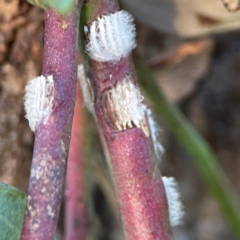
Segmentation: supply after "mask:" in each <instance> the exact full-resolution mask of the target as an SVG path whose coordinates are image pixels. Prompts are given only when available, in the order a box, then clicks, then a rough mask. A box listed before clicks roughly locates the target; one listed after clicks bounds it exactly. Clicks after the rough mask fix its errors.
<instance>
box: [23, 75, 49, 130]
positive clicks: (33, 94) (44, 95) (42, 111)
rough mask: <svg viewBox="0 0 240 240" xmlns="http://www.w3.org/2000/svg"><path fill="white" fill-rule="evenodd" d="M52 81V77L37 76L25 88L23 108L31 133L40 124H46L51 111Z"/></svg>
mask: <svg viewBox="0 0 240 240" xmlns="http://www.w3.org/2000/svg"><path fill="white" fill-rule="evenodd" d="M53 98H54V81H53V77H52V76H47V77H44V76H39V77H36V78H34V79H32V80H31V81H29V82H28V84H27V86H26V88H25V96H24V106H25V111H26V116H25V117H26V118H27V119H28V121H29V126H30V128H31V130H32V131H35V130H36V127H37V126H38V125H39V124H40V123H43V124H46V122H47V120H48V118H49V116H50V114H51V112H52V109H53Z"/></svg>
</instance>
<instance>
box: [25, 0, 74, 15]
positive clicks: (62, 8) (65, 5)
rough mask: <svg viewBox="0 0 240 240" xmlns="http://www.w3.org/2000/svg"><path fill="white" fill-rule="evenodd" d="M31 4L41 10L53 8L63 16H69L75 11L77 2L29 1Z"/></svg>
mask: <svg viewBox="0 0 240 240" xmlns="http://www.w3.org/2000/svg"><path fill="white" fill-rule="evenodd" d="M28 2H29V3H31V4H33V5H36V6H38V7H41V8H44V9H46V8H52V9H54V10H55V11H56V12H58V13H61V14H67V13H69V12H70V11H71V10H73V8H74V6H75V3H76V0H28Z"/></svg>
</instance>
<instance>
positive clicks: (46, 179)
mask: <svg viewBox="0 0 240 240" xmlns="http://www.w3.org/2000/svg"><path fill="white" fill-rule="evenodd" d="M79 14H80V9H79V7H77V6H76V7H75V9H74V11H73V12H71V13H70V14H68V15H66V16H61V15H59V14H57V13H56V12H55V11H53V10H46V25H45V45H44V62H43V71H42V74H43V75H44V76H48V75H53V78H54V88H55V93H54V97H55V98H54V109H53V112H52V114H51V116H50V117H49V119H48V121H47V123H46V124H45V125H44V124H42V123H41V124H40V125H39V126H38V127H37V129H36V132H35V134H36V135H35V144H34V153H33V159H32V167H31V175H30V182H29V188H28V203H27V207H26V212H25V217H24V224H23V229H22V235H21V240H53V238H54V234H55V231H56V226H57V221H58V215H59V209H60V205H61V201H62V193H63V185H64V179H65V172H66V162H67V155H68V148H69V142H70V131H71V125H72V117H73V110H74V101H75V89H76V79H77V56H78V47H77V41H78V23H79Z"/></svg>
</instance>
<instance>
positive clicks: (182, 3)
mask: <svg viewBox="0 0 240 240" xmlns="http://www.w3.org/2000/svg"><path fill="white" fill-rule="evenodd" d="M225 1H229V0H225ZM232 1H233V0H232ZM235 1H237V0H235ZM122 2H123V3H124V6H125V8H126V9H127V10H128V11H130V12H131V13H132V14H133V15H134V16H135V17H136V19H137V20H139V21H141V22H143V23H144V24H146V25H148V26H151V27H153V28H155V29H157V30H159V31H161V32H167V33H171V34H177V35H180V36H183V37H196V36H201V35H206V34H212V33H218V32H225V31H230V30H234V29H238V28H240V13H234V14H232V13H230V12H228V11H227V10H226V9H225V8H224V6H223V4H222V2H221V1H220V0H211V1H210V0H148V1H145V0H131V1H127V0H122ZM229 3H230V1H229Z"/></svg>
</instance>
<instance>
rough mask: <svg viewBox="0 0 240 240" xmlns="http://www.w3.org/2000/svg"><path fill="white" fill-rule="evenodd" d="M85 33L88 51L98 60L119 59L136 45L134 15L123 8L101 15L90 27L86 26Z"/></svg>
mask: <svg viewBox="0 0 240 240" xmlns="http://www.w3.org/2000/svg"><path fill="white" fill-rule="evenodd" d="M85 34H86V35H87V37H88V42H87V45H86V51H87V53H88V54H89V56H90V57H91V58H92V59H94V60H96V61H100V62H107V61H117V60H119V59H121V58H123V57H126V56H128V55H129V53H130V52H131V50H132V49H133V48H135V47H136V39H135V37H136V30H135V25H134V24H133V17H132V15H131V14H129V13H128V12H126V11H123V10H122V11H118V12H116V13H113V14H109V15H105V16H101V17H99V18H98V19H97V20H96V21H93V22H92V23H91V25H90V27H89V28H88V27H87V26H85Z"/></svg>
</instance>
